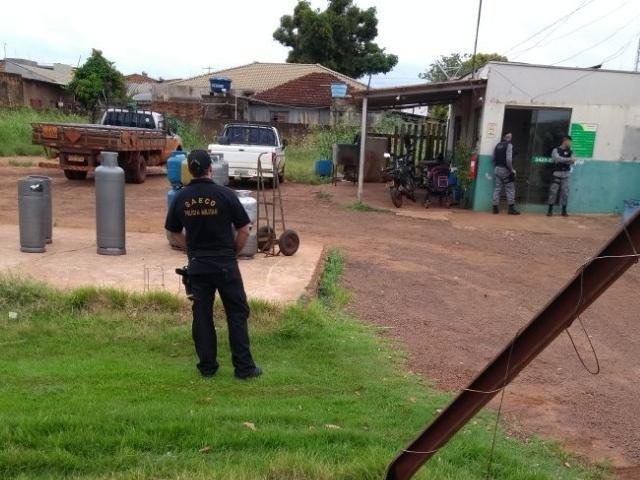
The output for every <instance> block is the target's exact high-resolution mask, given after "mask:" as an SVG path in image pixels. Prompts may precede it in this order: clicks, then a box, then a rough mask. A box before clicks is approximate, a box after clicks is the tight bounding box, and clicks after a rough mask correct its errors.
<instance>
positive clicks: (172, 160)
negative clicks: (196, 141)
mask: <svg viewBox="0 0 640 480" xmlns="http://www.w3.org/2000/svg"><path fill="white" fill-rule="evenodd" d="M185 158H187V156H186V155H185V153H184V152H183V151H182V150H176V151H175V152H171V155H170V156H169V159H168V160H167V178H168V179H169V183H170V184H171V185H181V184H182V173H181V170H182V161H183V160H184V159H185Z"/></svg>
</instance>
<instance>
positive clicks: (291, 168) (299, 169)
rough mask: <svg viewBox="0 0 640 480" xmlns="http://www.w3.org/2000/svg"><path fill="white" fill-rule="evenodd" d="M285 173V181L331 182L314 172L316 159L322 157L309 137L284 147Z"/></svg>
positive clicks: (317, 183)
mask: <svg viewBox="0 0 640 480" xmlns="http://www.w3.org/2000/svg"><path fill="white" fill-rule="evenodd" d="M285 154H286V158H287V160H286V167H285V175H286V178H287V181H289V182H295V183H306V184H309V185H321V184H324V183H329V182H331V178H329V177H320V176H318V175H316V174H315V172H314V166H315V162H316V160H320V159H321V158H323V157H322V156H321V153H320V150H319V148H318V147H317V145H315V144H314V143H313V141H312V140H310V139H309V138H307V139H305V140H299V141H297V142H295V143H293V142H292V143H291V144H290V145H289V146H287V149H286V152H285Z"/></svg>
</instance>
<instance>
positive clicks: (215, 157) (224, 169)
mask: <svg viewBox="0 0 640 480" xmlns="http://www.w3.org/2000/svg"><path fill="white" fill-rule="evenodd" d="M210 156H211V167H212V168H213V181H214V182H215V183H216V184H218V185H229V162H227V161H226V160H225V159H224V155H223V154H222V153H212V154H210Z"/></svg>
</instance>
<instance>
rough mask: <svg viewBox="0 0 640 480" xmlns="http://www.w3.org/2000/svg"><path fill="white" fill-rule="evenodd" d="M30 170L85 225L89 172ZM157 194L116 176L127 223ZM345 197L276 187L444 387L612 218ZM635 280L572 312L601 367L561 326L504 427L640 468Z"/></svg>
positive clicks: (300, 224) (366, 312)
mask: <svg viewBox="0 0 640 480" xmlns="http://www.w3.org/2000/svg"><path fill="white" fill-rule="evenodd" d="M33 170H34V169H33V168H25V167H10V166H3V167H0V172H2V176H3V182H2V183H1V184H0V224H3V223H16V221H17V213H16V209H15V205H16V202H15V195H16V194H15V189H16V180H17V178H18V177H20V176H22V175H24V174H26V173H30V171H33ZM35 170H38V169H35ZM38 171H39V173H43V174H50V175H51V176H52V177H53V179H54V187H53V188H54V202H55V203H54V208H55V214H54V217H55V224H56V225H58V226H63V227H87V228H90V227H91V226H92V225H93V224H94V197H93V183H92V182H91V181H86V182H69V181H67V180H65V179H64V177H63V176H62V175H61V174H60V172H58V171H55V170H38ZM166 191H167V182H166V179H165V178H164V177H163V176H162V175H160V174H158V175H151V176H150V177H149V178H148V180H147V182H146V183H145V184H143V185H127V190H126V193H127V228H128V229H129V230H132V231H140V232H153V231H158V230H159V229H161V228H162V224H163V218H164V215H165V195H166ZM318 192H322V193H318ZM354 195H355V189H354V188H353V187H352V186H351V185H339V186H336V187H332V186H322V187H313V186H303V185H286V186H285V189H284V196H285V202H286V212H287V220H288V223H289V225H290V226H291V227H293V228H295V229H296V230H297V231H298V232H299V233H300V235H301V238H302V241H303V242H304V239H305V237H307V238H313V239H314V240H319V241H322V242H323V243H324V244H325V245H329V246H331V245H335V246H338V247H340V248H342V249H343V250H344V251H345V253H346V256H347V268H346V282H347V284H348V287H349V288H350V289H351V291H352V292H353V301H352V305H351V308H352V309H353V311H354V313H355V314H357V315H358V316H359V318H361V319H362V320H363V321H365V322H369V323H371V324H375V325H379V326H381V327H384V328H382V329H381V331H382V334H383V335H386V336H389V337H390V338H391V339H393V340H394V341H397V342H399V344H400V345H401V346H402V347H403V348H404V349H406V350H407V351H408V352H409V363H410V367H411V369H412V370H413V371H415V372H417V373H419V374H421V375H423V376H424V377H425V378H426V379H428V380H430V381H433V382H434V383H435V384H436V385H437V386H438V387H440V388H444V389H447V390H451V391H457V390H458V389H459V388H460V387H462V386H464V385H465V384H466V383H467V382H468V381H469V380H470V379H471V378H472V377H473V376H474V375H475V374H476V373H477V371H478V370H479V369H481V368H482V367H483V366H484V364H485V363H486V362H487V361H489V360H490V359H491V358H492V357H493V356H494V355H495V354H496V352H498V351H499V350H500V349H501V348H502V346H503V345H504V344H505V343H506V342H507V341H508V340H509V338H511V336H512V335H513V334H514V333H515V332H516V331H517V330H518V329H519V328H520V327H521V326H522V325H524V324H525V323H526V322H528V320H529V319H530V318H531V316H532V315H533V313H535V311H537V310H538V309H539V308H540V307H541V306H542V305H544V303H546V301H547V300H548V299H549V298H550V296H551V295H553V294H554V293H555V292H556V290H557V289H558V288H560V287H561V286H562V285H563V284H564V283H565V282H566V280H567V279H568V278H569V277H570V276H571V275H572V274H573V272H574V271H575V269H576V268H577V267H578V265H580V264H581V263H582V262H583V261H584V260H585V259H587V258H588V257H589V256H590V255H592V254H593V253H594V252H595V251H596V249H597V248H598V246H599V245H600V244H601V243H602V242H603V241H604V240H605V239H606V238H608V236H609V235H610V234H611V232H612V231H613V230H614V228H615V227H616V224H617V222H618V219H617V218H612V217H570V218H568V219H564V218H559V217H554V218H551V219H549V218H546V217H544V216H538V215H522V216H520V217H507V216H506V215H500V216H493V215H490V214H479V213H472V212H465V211H456V210H440V209H432V210H430V211H428V212H425V211H424V210H422V209H420V208H419V207H418V206H414V205H409V206H407V207H403V209H402V212H400V213H402V214H403V215H395V214H394V213H395V212H390V211H389V212H359V211H350V210H347V209H346V208H344V205H346V204H348V203H350V202H352V201H353V197H354ZM365 196H366V202H367V203H369V204H371V205H375V206H380V207H384V208H388V209H391V207H390V202H389V200H388V198H387V193H386V192H385V190H384V188H383V187H382V186H380V185H367V186H366V187H365ZM407 215H408V216H407ZM639 286H640V272H639V270H638V268H637V267H634V268H632V269H631V270H630V271H629V272H628V273H627V274H626V275H625V276H624V277H623V278H622V279H620V280H619V281H618V282H617V283H616V284H615V285H614V286H613V287H612V288H611V289H610V290H609V291H608V292H607V293H606V294H605V295H603V297H602V298H601V299H600V300H599V301H598V302H596V304H595V305H594V306H593V307H592V308H591V309H590V310H589V311H588V312H587V313H586V314H585V315H584V318H583V320H584V322H585V325H586V326H587V329H588V332H589V335H590V336H591V338H592V340H593V342H594V344H595V346H596V349H597V352H598V356H599V359H600V362H601V366H602V372H601V373H600V375H598V376H592V375H590V374H589V373H587V372H586V371H585V370H584V369H583V368H582V366H581V365H580V363H579V361H578V360H577V358H576V355H575V353H574V351H573V349H572V347H571V344H570V343H569V340H568V338H567V337H566V336H564V335H563V336H561V337H560V338H558V339H557V340H556V341H555V342H554V343H553V344H552V345H551V346H550V347H549V348H548V349H547V350H546V351H545V352H544V353H543V354H542V355H541V356H540V357H539V358H538V359H537V360H536V361H535V362H534V363H533V364H532V365H530V366H529V367H528V368H527V369H526V370H525V371H524V372H523V373H522V375H520V377H519V378H518V379H516V381H515V382H514V383H513V384H512V386H510V387H509V388H508V390H507V394H506V397H505V405H504V409H505V411H506V413H505V415H506V418H507V425H508V427H509V428H510V429H511V430H512V431H513V432H514V434H519V435H528V434H538V435H540V436H543V437H545V438H553V439H557V440H559V441H561V442H562V443H563V445H564V446H566V447H567V448H570V449H572V450H574V451H576V452H578V453H580V454H582V455H583V456H585V457H586V458H589V459H594V460H595V459H598V460H599V459H605V458H606V459H609V460H610V461H611V462H612V463H613V465H615V466H616V467H620V470H619V472H620V474H621V478H640V469H639V468H638V465H639V464H640V415H639V414H638V405H639V403H638V399H639V398H640V354H639V352H640V323H639V322H638V312H639V311H640V295H638V287H639ZM572 332H573V333H574V337H575V338H576V340H577V344H578V347H579V349H580V350H581V352H582V353H583V355H584V356H585V357H586V359H587V361H588V362H591V363H592V362H593V360H592V358H591V357H590V356H589V351H588V348H587V344H586V342H585V340H584V336H583V335H581V333H580V331H579V330H578V329H577V327H575V326H574V327H572ZM623 476H624V477H623Z"/></svg>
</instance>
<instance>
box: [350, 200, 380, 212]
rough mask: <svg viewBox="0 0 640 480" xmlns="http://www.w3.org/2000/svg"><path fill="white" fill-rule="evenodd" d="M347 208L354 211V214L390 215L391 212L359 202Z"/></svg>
mask: <svg viewBox="0 0 640 480" xmlns="http://www.w3.org/2000/svg"><path fill="white" fill-rule="evenodd" d="M345 208H346V209H347V210H352V211H354V212H382V213H388V212H389V210H386V209H384V208H377V207H373V206H371V205H369V204H368V203H364V202H359V201H358V202H353V203H350V204H349V205H347V206H346V207H345Z"/></svg>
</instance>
